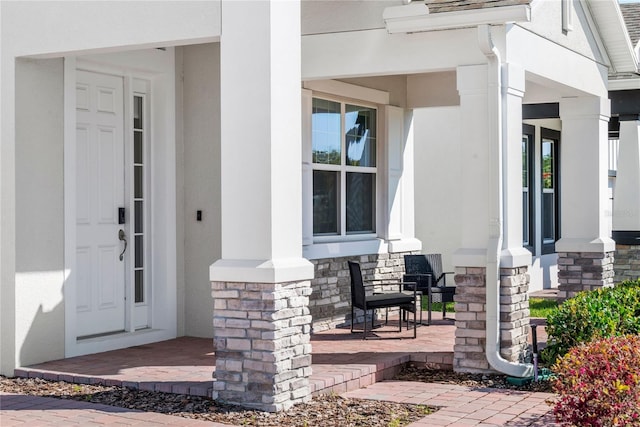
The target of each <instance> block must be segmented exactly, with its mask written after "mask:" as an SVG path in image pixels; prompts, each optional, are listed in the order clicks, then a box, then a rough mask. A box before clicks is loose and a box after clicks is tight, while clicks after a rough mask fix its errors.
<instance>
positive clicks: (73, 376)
mask: <svg viewBox="0 0 640 427" xmlns="http://www.w3.org/2000/svg"><path fill="white" fill-rule="evenodd" d="M447 316H452V313H448V315H447ZM412 333H413V331H412V328H411V329H410V330H409V331H406V330H405V329H403V331H402V333H398V332H397V320H396V319H394V320H391V319H390V320H389V324H388V325H387V326H384V327H382V328H378V329H375V331H374V334H376V335H378V336H380V337H381V338H383V339H370V340H366V341H365V340H362V335H361V333H354V334H351V333H350V331H349V329H348V328H337V329H330V330H327V331H323V332H319V333H316V334H313V335H312V336H311V343H312V368H313V373H312V375H311V377H310V381H309V382H310V388H311V392H312V393H313V394H320V393H330V392H335V393H344V392H346V391H352V390H357V389H360V388H363V387H366V386H368V385H371V384H373V383H376V382H379V381H382V380H385V379H390V378H392V377H393V376H394V375H395V374H396V373H397V372H398V371H399V370H400V368H401V367H402V365H404V364H405V363H407V362H410V361H413V362H426V363H429V364H431V365H432V366H434V367H441V368H448V369H451V367H452V363H453V345H454V342H455V325H454V322H453V321H452V320H449V319H445V320H443V319H442V318H441V314H439V313H434V321H433V323H432V325H431V326H428V327H427V326H422V327H419V328H418V333H417V338H416V339H411V338H410V337H411V336H412ZM398 337H402V338H403V339H395V338H398ZM215 366H216V360H215V354H214V352H213V339H207V338H192V337H181V338H177V339H172V340H168V341H162V342H157V343H153V344H147V345H141V346H135V347H130V348H127V349H122V350H114V351H108V352H104V353H96V354H90V355H85V356H78V357H72V358H68V359H61V360H54V361H50V362H45V363H40V364H36V365H31V366H26V367H20V368H18V369H16V370H15V375H16V376H19V377H41V378H44V379H49V380H61V381H67V382H74V383H81V384H91V383H103V384H106V385H115V386H126V387H132V388H138V389H142V390H150V391H162V392H171V393H180V394H190V395H198V396H210V395H211V391H212V381H213V379H212V373H213V371H214V370H215Z"/></svg>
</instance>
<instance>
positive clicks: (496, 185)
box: [478, 24, 533, 377]
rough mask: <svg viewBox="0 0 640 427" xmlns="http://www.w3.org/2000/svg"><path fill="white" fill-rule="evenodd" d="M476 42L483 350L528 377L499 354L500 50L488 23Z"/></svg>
mask: <svg viewBox="0 0 640 427" xmlns="http://www.w3.org/2000/svg"><path fill="white" fill-rule="evenodd" d="M478 44H479V47H480V50H481V51H482V53H484V55H485V56H486V57H487V59H488V62H489V65H488V88H489V93H488V101H489V105H488V112H489V113H488V114H489V129H490V131H489V133H490V140H489V183H488V184H489V197H488V199H489V224H488V227H489V239H488V242H487V264H486V280H487V285H486V298H487V303H486V307H487V308H486V311H487V316H486V337H487V342H486V350H485V352H486V357H487V361H488V362H489V365H490V366H491V367H492V368H493V369H495V370H496V371H498V372H501V373H504V374H506V375H510V376H514V377H528V376H531V375H533V365H531V364H525V363H515V362H510V361H508V360H506V359H504V358H503V357H502V356H501V355H500V318H499V314H500V254H501V252H502V238H503V231H502V224H503V206H502V199H503V185H502V180H503V166H502V144H503V132H502V126H503V118H502V75H501V74H502V73H501V59H500V52H499V51H498V49H497V48H496V47H495V46H494V44H493V41H492V40H491V29H490V27H489V25H486V24H483V25H479V26H478Z"/></svg>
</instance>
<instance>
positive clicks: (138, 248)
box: [135, 236, 144, 268]
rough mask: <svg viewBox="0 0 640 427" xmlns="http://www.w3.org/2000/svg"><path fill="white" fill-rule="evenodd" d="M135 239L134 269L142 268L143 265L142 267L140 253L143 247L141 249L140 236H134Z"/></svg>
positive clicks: (141, 254) (141, 255) (141, 253)
mask: <svg viewBox="0 0 640 427" xmlns="http://www.w3.org/2000/svg"><path fill="white" fill-rule="evenodd" d="M135 239H136V242H135V251H136V256H135V258H136V264H135V267H136V268H142V267H143V265H142V264H143V261H142V260H143V259H144V257H143V252H142V249H143V247H142V243H143V241H142V236H136V237H135Z"/></svg>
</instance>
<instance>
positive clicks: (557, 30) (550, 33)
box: [518, 0, 603, 61]
mask: <svg viewBox="0 0 640 427" xmlns="http://www.w3.org/2000/svg"><path fill="white" fill-rule="evenodd" d="M563 3H564V1H560V0H558V1H548V0H536V1H534V2H533V3H532V7H531V22H523V23H519V24H518V25H520V26H522V27H523V28H526V29H527V30H529V31H532V32H534V33H536V34H539V35H541V36H542V37H544V38H546V39H549V40H551V41H553V42H554V43H557V44H559V45H561V46H565V47H568V48H569V49H572V50H574V51H576V52H578V53H580V54H581V55H584V56H586V57H588V58H591V59H595V60H597V61H603V56H602V53H601V52H600V48H599V47H598V45H597V42H596V41H595V39H594V38H593V34H592V31H591V27H590V23H589V22H590V21H589V18H588V15H587V13H585V10H584V7H585V6H586V2H581V1H579V0H573V1H572V4H573V7H572V8H571V23H572V28H573V29H572V30H570V31H567V32H566V33H563V31H562V4H563ZM594 28H595V27H594Z"/></svg>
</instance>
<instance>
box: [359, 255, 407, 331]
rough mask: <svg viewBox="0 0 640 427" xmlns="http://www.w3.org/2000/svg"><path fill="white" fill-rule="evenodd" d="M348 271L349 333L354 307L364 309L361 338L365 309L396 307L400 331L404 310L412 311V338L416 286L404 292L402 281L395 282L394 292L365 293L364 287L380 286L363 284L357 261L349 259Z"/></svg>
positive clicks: (365, 319)
mask: <svg viewBox="0 0 640 427" xmlns="http://www.w3.org/2000/svg"><path fill="white" fill-rule="evenodd" d="M349 273H350V275H351V333H353V323H354V322H355V309H356V308H359V309H360V310H363V311H364V335H363V337H362V339H367V311H368V310H375V309H377V308H393V307H398V308H399V309H400V318H399V319H398V323H399V329H398V332H401V331H402V323H403V319H404V318H405V314H406V312H412V313H413V338H415V337H416V326H417V325H416V311H417V310H416V289H415V288H416V287H415V286H414V289H413V292H412V293H406V292H403V291H402V286H403V283H401V282H396V283H394V284H397V285H398V292H395V293H373V294H370V295H367V293H366V290H365V288H367V287H373V286H380V285H383V284H378V285H365V284H364V283H363V281H362V271H361V270H360V264H358V263H357V262H352V261H349ZM374 317H375V316H374V315H373V313H372V315H371V329H372V330H373V327H374V326H373V318H374ZM406 319H407V330H409V320H408V316H407V317H406Z"/></svg>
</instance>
